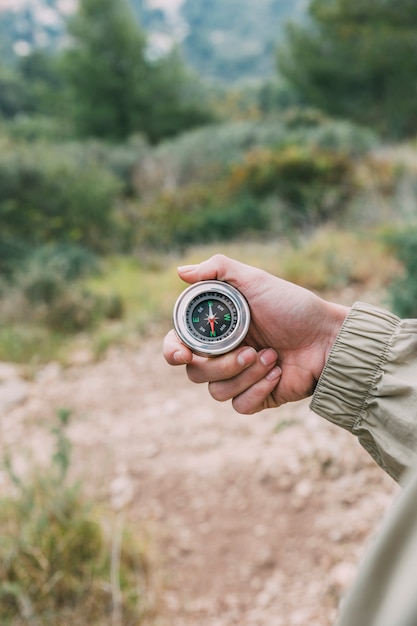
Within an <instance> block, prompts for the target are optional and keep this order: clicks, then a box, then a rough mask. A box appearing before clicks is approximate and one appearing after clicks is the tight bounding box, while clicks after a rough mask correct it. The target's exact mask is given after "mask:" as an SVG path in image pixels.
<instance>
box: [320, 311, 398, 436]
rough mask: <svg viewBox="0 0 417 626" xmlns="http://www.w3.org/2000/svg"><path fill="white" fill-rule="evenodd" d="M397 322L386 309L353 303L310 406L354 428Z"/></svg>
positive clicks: (376, 377) (388, 346)
mask: <svg viewBox="0 0 417 626" xmlns="http://www.w3.org/2000/svg"><path fill="white" fill-rule="evenodd" d="M400 324H401V320H400V318H399V317H397V316H396V315H394V314H393V313H390V312H389V311H386V310H384V309H380V308H378V307H376V306H373V305H370V304H364V303H362V302H357V303H355V304H354V305H353V307H352V308H351V310H350V312H349V314H348V316H347V317H346V319H345V321H344V323H343V326H342V328H341V330H340V332H339V334H338V336H337V338H336V341H335V343H334V345H333V347H332V350H331V352H330V355H329V358H328V359H327V362H326V365H325V367H324V369H323V372H322V374H321V376H320V379H319V381H318V383H317V387H316V390H315V392H314V395H313V398H312V401H311V404H310V407H311V409H312V410H313V411H314V412H315V413H317V414H318V415H321V416H322V417H324V418H326V419H327V420H329V421H331V422H334V423H335V424H337V425H338V426H341V427H342V428H345V429H347V430H349V431H351V432H354V430H355V428H356V427H357V426H358V425H359V421H360V415H361V413H362V410H363V408H364V407H365V405H366V402H367V399H368V397H369V395H370V392H371V390H372V388H374V387H375V385H376V382H377V381H378V379H379V378H380V376H381V372H382V368H383V366H384V364H385V362H386V360H387V355H388V353H389V349H390V345H391V342H392V340H393V337H394V336H395V335H396V333H397V332H398V330H399V328H400Z"/></svg>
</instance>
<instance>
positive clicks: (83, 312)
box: [2, 244, 122, 333]
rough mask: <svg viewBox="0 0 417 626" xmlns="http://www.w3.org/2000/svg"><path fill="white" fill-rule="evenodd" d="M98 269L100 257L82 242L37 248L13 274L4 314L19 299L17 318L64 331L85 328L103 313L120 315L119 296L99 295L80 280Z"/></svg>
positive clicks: (4, 295) (101, 316) (21, 262)
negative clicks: (85, 247) (75, 244)
mask: <svg viewBox="0 0 417 626" xmlns="http://www.w3.org/2000/svg"><path fill="white" fill-rule="evenodd" d="M94 270H97V259H96V258H95V257H94V256H93V255H92V254H91V252H89V251H88V250H85V249H83V248H80V247H78V246H74V245H68V244H66V245H65V244H64V245H62V244H61V245H51V244H49V245H45V246H41V247H39V248H35V249H34V250H33V251H32V253H30V254H27V255H26V257H25V258H24V259H23V260H21V261H20V264H18V265H17V269H15V270H14V272H13V274H12V275H11V279H10V286H9V288H8V289H6V290H5V293H4V294H3V301H7V302H8V303H9V306H8V305H7V303H6V304H3V307H2V310H3V317H4V318H6V319H7V318H8V317H10V314H9V315H8V314H7V311H8V308H10V303H15V304H16V303H17V302H19V306H18V307H17V311H15V313H14V316H13V318H14V319H15V320H16V319H19V318H20V319H21V320H26V321H28V322H29V321H33V320H36V321H37V322H41V323H43V324H45V325H46V326H47V327H49V328H50V329H52V330H54V331H59V332H61V333H70V332H74V331H80V330H85V329H87V328H90V327H91V326H93V325H94V324H95V323H96V322H97V321H98V320H99V319H102V318H103V317H120V316H121V314H122V308H121V303H120V302H119V301H118V300H117V298H115V296H108V297H107V298H104V297H99V296H97V295H95V294H93V293H92V292H90V291H89V290H88V289H86V288H85V287H84V286H83V285H82V284H80V283H79V282H76V281H77V280H79V279H80V278H81V277H83V276H86V275H87V274H91V272H92V271H94Z"/></svg>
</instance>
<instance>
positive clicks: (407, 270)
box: [384, 225, 417, 318]
mask: <svg viewBox="0 0 417 626" xmlns="http://www.w3.org/2000/svg"><path fill="white" fill-rule="evenodd" d="M384 240H385V241H386V242H387V243H388V244H389V245H391V246H392V248H393V250H394V252H395V254H396V256H397V258H398V260H399V261H400V262H401V264H402V266H403V275H402V276H400V277H397V278H396V279H395V281H394V282H393V283H392V284H391V286H390V288H389V295H390V298H391V303H392V307H393V309H394V310H395V312H396V313H397V314H398V315H399V316H400V317H405V318H411V317H412V318H415V317H417V227H416V226H415V225H414V226H410V227H409V228H407V229H406V230H403V231H402V230H401V231H398V232H393V233H390V234H386V235H385V236H384Z"/></svg>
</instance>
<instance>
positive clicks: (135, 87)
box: [64, 0, 149, 139]
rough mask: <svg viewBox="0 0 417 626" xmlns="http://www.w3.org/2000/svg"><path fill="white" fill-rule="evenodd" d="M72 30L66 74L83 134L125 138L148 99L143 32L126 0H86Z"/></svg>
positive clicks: (75, 113) (71, 27)
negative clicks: (133, 17)
mask: <svg viewBox="0 0 417 626" xmlns="http://www.w3.org/2000/svg"><path fill="white" fill-rule="evenodd" d="M68 30H69V34H70V36H71V37H72V40H73V43H72V46H71V48H70V49H69V50H68V52H67V53H66V55H65V59H64V73H65V75H66V77H67V79H68V81H69V83H70V85H71V87H72V91H73V94H74V117H75V120H76V124H77V126H78V128H79V130H80V132H81V134H84V135H94V136H98V137H109V138H113V139H121V138H124V137H126V136H127V135H129V133H130V132H131V131H132V129H134V128H135V127H137V126H138V119H137V118H138V116H139V115H140V114H141V113H143V110H144V108H146V106H147V104H148V100H149V98H148V95H147V93H146V90H147V88H146V83H147V79H148V68H147V64H146V60H145V46H146V40H145V36H144V34H143V33H142V32H141V31H140V29H139V28H138V27H137V25H136V23H135V21H134V19H132V16H131V15H130V13H129V11H128V7H127V4H126V2H125V1H124V0H117V1H115V0H81V2H80V5H79V10H78V13H77V14H76V15H75V16H74V17H73V18H72V19H71V20H70V21H69V28H68Z"/></svg>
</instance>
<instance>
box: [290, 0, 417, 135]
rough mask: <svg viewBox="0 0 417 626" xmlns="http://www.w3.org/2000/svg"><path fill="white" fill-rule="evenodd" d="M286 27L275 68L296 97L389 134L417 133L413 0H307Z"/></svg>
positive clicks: (415, 14)
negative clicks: (298, 18)
mask: <svg viewBox="0 0 417 626" xmlns="http://www.w3.org/2000/svg"><path fill="white" fill-rule="evenodd" d="M309 18H310V19H309V21H308V22H307V23H305V24H302V25H292V26H291V27H290V28H289V29H288V43H287V46H286V48H282V49H281V52H280V54H279V69H280V72H281V73H282V74H283V75H284V76H285V78H286V79H287V80H288V81H289V83H290V84H291V85H292V86H293V87H294V88H295V89H296V90H297V92H298V93H299V94H300V96H301V97H302V99H303V100H304V101H306V102H307V103H309V104H312V105H313V106H315V107H318V108H319V109H322V110H324V111H327V112H328V113H330V114H331V115H335V116H342V117H346V118H348V119H352V120H355V121H357V122H359V123H361V124H365V125H369V126H371V127H373V128H376V129H377V130H378V131H380V132H383V133H384V134H385V135H387V136H390V137H396V138H398V137H405V136H409V135H412V134H414V133H415V132H416V130H417V122H416V120H417V86H416V83H415V80H414V77H415V74H416V71H417V57H416V55H415V47H416V43H417V35H416V32H417V31H416V25H417V5H416V3H415V2H414V1H413V0H404V1H403V2H397V0H388V1H387V2H380V0H331V1H329V0H313V1H312V2H311V4H310V7H309Z"/></svg>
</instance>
